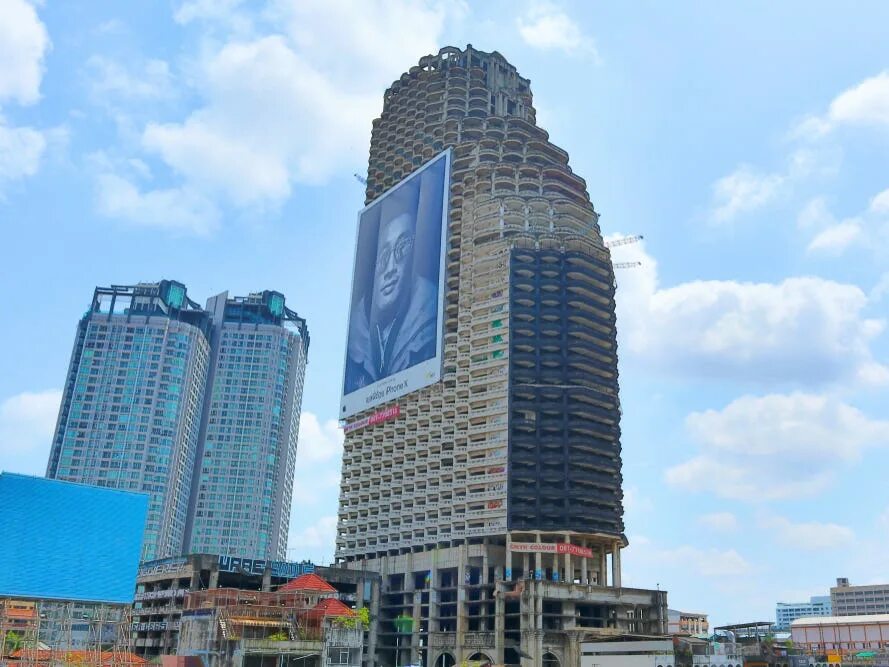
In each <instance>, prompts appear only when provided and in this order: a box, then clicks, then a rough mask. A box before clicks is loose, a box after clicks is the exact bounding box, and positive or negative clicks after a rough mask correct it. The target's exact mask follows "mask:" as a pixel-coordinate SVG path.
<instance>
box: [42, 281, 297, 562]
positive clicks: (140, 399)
mask: <svg viewBox="0 0 889 667" xmlns="http://www.w3.org/2000/svg"><path fill="white" fill-rule="evenodd" d="M307 350H308V332H307V330H306V326H305V321H303V320H301V319H299V318H298V317H297V316H296V314H295V313H293V312H292V311H290V310H288V309H287V308H286V307H285V306H284V297H283V295H281V294H278V293H277V292H262V293H260V294H257V295H251V296H249V297H243V298H242V297H235V298H228V295H227V294H222V295H219V296H217V297H214V298H213V299H211V300H210V302H209V304H208V308H207V309H203V308H200V307H199V306H198V305H197V304H196V303H194V302H193V301H191V300H190V299H188V297H187V293H186V290H185V286H184V285H182V284H181V283H176V282H174V281H161V282H159V283H146V284H140V285H136V286H130V287H119V286H115V287H110V288H97V289H96V292H95V294H94V298H93V304H92V307H91V308H90V310H89V311H88V312H87V314H86V315H85V316H84V317H83V318H82V320H81V321H80V323H79V325H78V331H77V338H76V341H75V345H74V351H73V354H72V359H71V365H70V368H69V372H68V378H67V381H66V385H65V391H64V395H63V399H62V407H61V410H60V414H59V421H58V424H57V428H56V434H55V438H54V441H53V448H52V451H51V454H50V460H49V464H48V467H47V476H48V477H51V478H57V479H64V480H69V481H75V482H82V483H86V484H93V485H97V486H105V487H112V488H119V489H127V490H132V491H141V492H144V493H147V494H149V496H150V502H149V508H148V519H147V522H146V526H145V537H144V545H143V549H142V559H143V560H151V559H157V558H165V557H168V556H175V555H179V554H181V553H183V552H185V551H189V550H193V549H200V550H205V551H211V552H214V553H238V554H248V555H250V556H251V557H266V558H270V557H277V556H282V555H283V552H282V550H283V549H284V548H285V545H286V541H287V524H288V520H289V506H290V493H291V490H292V486H293V469H294V466H295V457H296V439H297V433H298V427H299V407H300V403H301V399H302V382H303V374H304V370H305V360H306V353H307ZM202 457H205V458H206V460H205V461H202ZM192 537H193V538H194V539H193V540H192Z"/></svg>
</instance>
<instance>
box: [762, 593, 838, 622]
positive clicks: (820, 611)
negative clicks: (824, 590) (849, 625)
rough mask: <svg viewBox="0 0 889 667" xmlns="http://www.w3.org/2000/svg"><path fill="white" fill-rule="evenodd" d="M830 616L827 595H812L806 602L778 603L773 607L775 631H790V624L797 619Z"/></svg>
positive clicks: (828, 597)
mask: <svg viewBox="0 0 889 667" xmlns="http://www.w3.org/2000/svg"><path fill="white" fill-rule="evenodd" d="M831 615H832V612H831V606H830V596H829V595H813V596H812V597H811V598H809V601H808V602H779V603H778V604H777V605H776V606H775V629H776V630H781V631H786V630H790V624H791V623H792V622H793V621H795V620H796V619H798V618H811V617H813V616H831Z"/></svg>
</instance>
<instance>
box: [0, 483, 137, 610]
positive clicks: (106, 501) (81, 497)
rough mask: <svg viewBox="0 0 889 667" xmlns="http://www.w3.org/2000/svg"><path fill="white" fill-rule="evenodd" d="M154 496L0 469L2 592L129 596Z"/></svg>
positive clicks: (118, 599)
mask: <svg viewBox="0 0 889 667" xmlns="http://www.w3.org/2000/svg"><path fill="white" fill-rule="evenodd" d="M147 513H148V496H147V495H144V494H141V493H130V492H128V491H118V490H117V489H108V488H103V487H99V486H87V485H84V484H74V483H72V482H63V481H60V480H57V479H44V478H43V477H29V476H26V475H16V474H14V473H8V472H4V473H0V545H3V556H4V558H3V566H2V567H0V598H2V597H22V598H39V599H51V600H78V601H85V602H113V603H122V604H127V603H129V602H132V601H133V594H134V593H135V591H136V572H137V570H138V569H139V554H140V552H141V551H142V535H143V533H144V531H145V517H146V514H147Z"/></svg>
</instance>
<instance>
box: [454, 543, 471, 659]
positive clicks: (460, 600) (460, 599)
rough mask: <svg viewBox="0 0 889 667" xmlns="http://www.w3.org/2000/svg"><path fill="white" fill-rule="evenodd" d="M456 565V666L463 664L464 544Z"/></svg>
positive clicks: (464, 625) (464, 632)
mask: <svg viewBox="0 0 889 667" xmlns="http://www.w3.org/2000/svg"><path fill="white" fill-rule="evenodd" d="M457 553H458V556H457V558H458V561H459V562H458V563H457V634H456V640H457V651H456V652H457V664H458V665H459V664H460V663H461V662H463V660H464V658H467V657H469V656H467V655H464V652H463V644H464V643H465V641H466V625H467V623H466V561H467V560H468V557H469V553H468V548H467V545H466V543H465V542H464V543H463V544H461V545H460V548H459V550H458V552H457Z"/></svg>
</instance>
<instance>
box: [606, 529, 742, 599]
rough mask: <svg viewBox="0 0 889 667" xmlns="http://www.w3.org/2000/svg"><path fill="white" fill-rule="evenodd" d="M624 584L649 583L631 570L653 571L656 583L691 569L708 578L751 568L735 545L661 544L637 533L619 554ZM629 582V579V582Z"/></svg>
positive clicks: (733, 574) (731, 575)
mask: <svg viewBox="0 0 889 667" xmlns="http://www.w3.org/2000/svg"><path fill="white" fill-rule="evenodd" d="M622 565H625V567H624V575H625V576H624V579H625V581H624V585H627V584H628V583H629V584H630V585H633V586H645V587H651V586H652V582H651V581H637V580H636V578H635V572H637V571H643V572H656V573H657V576H658V577H661V580H660V583H667V582H668V581H669V580H673V579H676V578H678V577H679V576H680V573H685V572H694V573H695V574H696V576H702V577H708V578H716V579H719V578H723V577H734V576H740V575H743V574H747V573H749V572H750V571H751V570H752V567H751V565H750V563H749V562H748V561H747V559H746V558H744V557H743V556H742V555H741V554H739V553H738V552H737V551H736V550H735V549H725V550H723V549H716V548H712V547H709V548H701V547H697V546H691V545H683V546H679V547H662V546H659V545H657V544H656V543H654V542H652V541H651V540H649V539H647V538H643V537H641V536H634V537H633V539H632V540H630V547H629V548H628V549H626V551H625V555H624V556H623V560H622ZM631 582H632V583H631Z"/></svg>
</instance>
